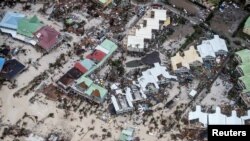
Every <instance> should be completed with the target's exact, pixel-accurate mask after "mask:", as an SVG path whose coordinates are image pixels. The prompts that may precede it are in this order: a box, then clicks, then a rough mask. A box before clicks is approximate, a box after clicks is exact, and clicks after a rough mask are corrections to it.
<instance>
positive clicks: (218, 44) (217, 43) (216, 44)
mask: <svg viewBox="0 0 250 141" xmlns="http://www.w3.org/2000/svg"><path fill="white" fill-rule="evenodd" d="M209 41H210V44H211V45H212V48H213V50H214V52H218V51H220V50H223V51H228V49H227V45H226V42H225V40H224V39H221V38H220V37H219V36H218V35H214V38H213V39H212V40H209Z"/></svg>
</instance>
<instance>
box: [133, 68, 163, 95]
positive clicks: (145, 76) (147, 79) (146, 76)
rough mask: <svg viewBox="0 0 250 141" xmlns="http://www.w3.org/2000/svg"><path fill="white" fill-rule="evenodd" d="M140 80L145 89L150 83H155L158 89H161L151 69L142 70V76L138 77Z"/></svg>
mask: <svg viewBox="0 0 250 141" xmlns="http://www.w3.org/2000/svg"><path fill="white" fill-rule="evenodd" d="M138 82H139V84H140V86H141V88H142V90H143V91H146V90H147V89H146V86H147V85H148V84H149V83H153V84H154V86H155V88H156V89H159V85H158V84H157V82H156V81H155V79H154V77H153V76H152V75H151V73H150V71H149V70H146V71H144V72H142V76H141V77H140V78H139V79H138Z"/></svg>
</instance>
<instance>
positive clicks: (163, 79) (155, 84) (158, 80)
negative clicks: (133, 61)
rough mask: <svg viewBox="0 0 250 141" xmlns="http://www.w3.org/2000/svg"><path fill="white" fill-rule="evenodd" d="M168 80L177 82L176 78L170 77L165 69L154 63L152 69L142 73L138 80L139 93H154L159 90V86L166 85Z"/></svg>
mask: <svg viewBox="0 0 250 141" xmlns="http://www.w3.org/2000/svg"><path fill="white" fill-rule="evenodd" d="M170 80H177V77H176V76H173V75H170V74H169V72H168V71H166V68H165V67H163V66H161V65H160V64H159V63H155V64H154V67H153V68H151V69H148V70H146V71H144V72H142V76H141V77H140V78H138V82H139V85H140V87H141V92H143V93H154V92H157V91H158V89H159V84H166V83H168V82H170Z"/></svg>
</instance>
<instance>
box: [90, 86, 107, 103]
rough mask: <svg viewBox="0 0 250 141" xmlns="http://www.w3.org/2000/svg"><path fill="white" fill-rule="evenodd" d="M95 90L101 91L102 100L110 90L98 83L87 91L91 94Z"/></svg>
mask: <svg viewBox="0 0 250 141" xmlns="http://www.w3.org/2000/svg"><path fill="white" fill-rule="evenodd" d="M95 90H98V91H99V93H100V98H101V100H103V99H104V97H105V96H106V95H107V92H108V91H107V90H106V89H105V88H103V87H101V86H99V85H96V84H92V85H91V86H90V87H89V88H88V90H87V91H86V92H85V93H86V94H87V95H89V96H91V94H92V92H93V91H95Z"/></svg>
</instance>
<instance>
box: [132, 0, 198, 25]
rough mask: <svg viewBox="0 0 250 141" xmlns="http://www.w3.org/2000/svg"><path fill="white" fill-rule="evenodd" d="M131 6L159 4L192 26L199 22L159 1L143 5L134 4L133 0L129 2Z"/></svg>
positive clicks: (153, 0)
mask: <svg viewBox="0 0 250 141" xmlns="http://www.w3.org/2000/svg"><path fill="white" fill-rule="evenodd" d="M131 4H133V5H138V6H150V5H152V4H159V5H162V6H163V7H165V8H166V9H168V10H170V11H171V12H173V13H175V14H177V15H179V16H181V17H183V18H185V19H186V20H188V21H190V22H191V23H192V24H194V25H196V24H199V23H200V22H201V21H200V20H199V18H197V17H190V16H187V15H186V14H185V13H184V12H183V11H180V10H179V9H176V8H174V7H171V6H170V5H167V4H165V3H163V2H161V0H151V1H150V2H148V3H144V4H140V3H136V2H135V1H134V0H131Z"/></svg>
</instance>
